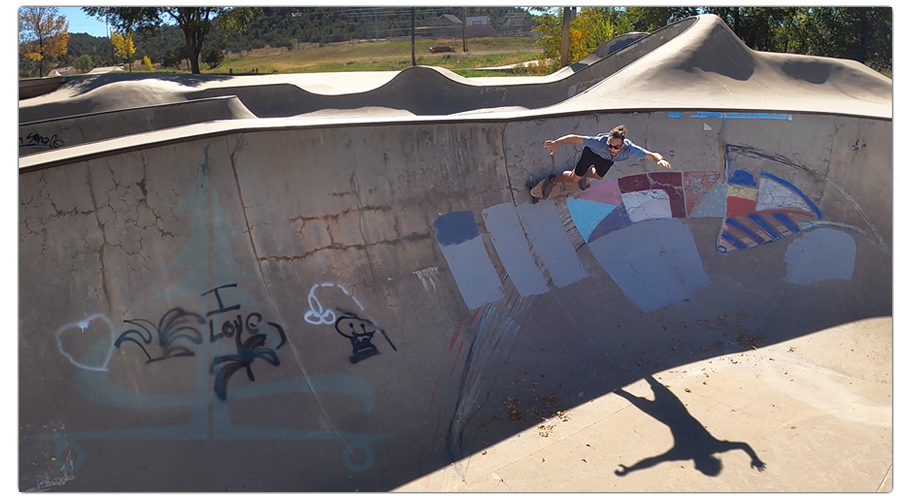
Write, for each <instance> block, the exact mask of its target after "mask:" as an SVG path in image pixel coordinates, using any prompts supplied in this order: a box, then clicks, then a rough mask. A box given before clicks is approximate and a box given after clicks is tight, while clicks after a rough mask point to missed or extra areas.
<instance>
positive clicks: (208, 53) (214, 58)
mask: <svg viewBox="0 0 900 500" xmlns="http://www.w3.org/2000/svg"><path fill="white" fill-rule="evenodd" d="M224 60H225V56H224V55H223V54H222V51H221V50H220V49H218V48H216V47H207V48H206V49H204V50H203V62H205V63H206V64H208V65H209V67H210V69H213V68H217V67H218V66H219V65H220V64H222V61H224Z"/></svg>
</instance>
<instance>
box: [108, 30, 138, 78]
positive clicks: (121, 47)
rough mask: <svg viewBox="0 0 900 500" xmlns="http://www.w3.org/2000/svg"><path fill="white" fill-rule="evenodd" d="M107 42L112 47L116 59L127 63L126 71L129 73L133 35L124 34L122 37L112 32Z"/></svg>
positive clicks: (132, 51) (132, 52)
mask: <svg viewBox="0 0 900 500" xmlns="http://www.w3.org/2000/svg"><path fill="white" fill-rule="evenodd" d="M109 41H110V43H111V44H112V46H113V49H114V52H115V55H116V57H120V58H122V60H123V61H128V71H129V72H131V56H133V55H134V52H135V51H134V37H133V33H125V34H124V35H123V34H121V33H118V32H115V31H113V32H112V34H111V35H110V37H109Z"/></svg>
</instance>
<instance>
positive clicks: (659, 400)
mask: <svg viewBox="0 0 900 500" xmlns="http://www.w3.org/2000/svg"><path fill="white" fill-rule="evenodd" d="M644 380H646V381H647V382H649V383H650V387H651V388H652V389H653V398H654V399H653V401H650V400H649V399H646V398H642V397H638V396H635V395H634V394H631V393H629V392H627V391H624V390H622V389H616V390H614V391H613V392H614V393H616V394H618V395H619V396H621V397H623V398H625V399H627V400H628V401H630V402H631V403H632V404H634V406H636V407H638V408H639V409H640V410H641V411H643V412H644V413H646V414H647V415H650V416H651V417H653V418H655V419H656V420H659V421H660V422H662V423H664V424H666V425H668V426H669V429H670V430H671V431H672V437H673V438H674V440H675V444H674V445H673V446H672V449H670V450H669V451H667V452H665V453H663V454H662V455H657V456H655V457H649V458H645V459H643V460H641V461H640V462H638V463H636V464H634V465H632V466H631V467H626V466H624V465H622V464H619V467H621V469H619V470H616V471H615V472H616V475H617V476H624V475H626V474H628V473H629V472H633V471H636V470H640V469H646V468H649V467H653V466H654V465H656V464H659V463H662V462H667V461H675V460H693V461H694V468H695V469H697V470H699V471H700V472H702V473H704V474H706V475H707V476H718V475H719V473H720V472H722V460H720V459H719V458H718V457H716V456H714V454H715V453H722V452H726V451H729V450H737V449H740V450H744V451H745V452H746V453H747V455H749V456H750V466H751V467H754V468H756V469H758V470H759V471H763V470H765V468H766V464H765V463H763V461H762V460H760V459H759V457H758V456H756V452H754V451H753V448H751V447H750V445H748V444H747V443H741V442H731V441H723V440H720V439H716V438H714V437H713V436H712V434H710V433H709V431H707V430H706V429H705V428H704V427H703V424H701V423H700V422H699V421H697V419H696V418H694V417H692V416H691V414H690V413H688V411H687V408H685V407H684V404H682V403H681V401H680V400H679V399H678V398H677V397H675V394H673V393H672V391H670V390H668V389H667V388H666V387H665V386H663V385H662V384H661V383H659V382H658V381H657V380H656V379H654V378H653V377H650V376H648V377H644Z"/></svg>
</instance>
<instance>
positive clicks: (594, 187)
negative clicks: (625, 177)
mask: <svg viewBox="0 0 900 500" xmlns="http://www.w3.org/2000/svg"><path fill="white" fill-rule="evenodd" d="M578 197H579V198H581V199H583V200H590V201H596V202H597V203H606V204H608V205H613V206H618V205H621V204H622V192H621V191H619V181H618V180H615V179H614V180H611V181H591V187H589V188H587V189H585V190H584V191H582V192H581V195H580V196H578Z"/></svg>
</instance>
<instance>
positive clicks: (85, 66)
mask: <svg viewBox="0 0 900 500" xmlns="http://www.w3.org/2000/svg"><path fill="white" fill-rule="evenodd" d="M72 66H74V67H75V69H77V70H78V71H79V72H81V73H87V72H89V71H90V70H92V69H94V61H93V60H91V56H89V55H88V54H82V55H80V56H78V57H77V58H76V59H75V60H74V61H72Z"/></svg>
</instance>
